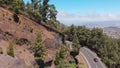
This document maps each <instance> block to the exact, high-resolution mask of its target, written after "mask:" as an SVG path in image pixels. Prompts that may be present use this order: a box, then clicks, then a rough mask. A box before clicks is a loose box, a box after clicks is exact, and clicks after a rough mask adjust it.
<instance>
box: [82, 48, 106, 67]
mask: <svg viewBox="0 0 120 68" xmlns="http://www.w3.org/2000/svg"><path fill="white" fill-rule="evenodd" d="M80 52H81V53H82V54H83V56H84V58H85V59H86V61H87V64H88V67H89V68H106V66H105V65H104V64H103V62H102V61H101V60H100V59H99V58H98V57H97V55H96V54H94V53H93V52H92V51H91V50H89V49H87V48H85V47H82V48H81V49H80ZM94 58H97V59H98V62H95V61H94Z"/></svg>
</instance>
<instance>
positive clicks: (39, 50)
mask: <svg viewBox="0 0 120 68" xmlns="http://www.w3.org/2000/svg"><path fill="white" fill-rule="evenodd" d="M46 51H47V50H46V47H45V44H44V42H43V40H42V37H41V33H38V34H37V38H36V41H35V44H34V52H35V53H34V55H35V57H36V59H40V60H44V59H45V56H46V54H47V52H46Z"/></svg>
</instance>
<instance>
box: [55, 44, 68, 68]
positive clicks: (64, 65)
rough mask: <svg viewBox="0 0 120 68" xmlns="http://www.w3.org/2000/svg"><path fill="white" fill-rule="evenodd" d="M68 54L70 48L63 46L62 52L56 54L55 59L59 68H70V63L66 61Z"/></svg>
mask: <svg viewBox="0 0 120 68" xmlns="http://www.w3.org/2000/svg"><path fill="white" fill-rule="evenodd" d="M68 54H69V52H68V48H67V47H66V46H65V45H61V48H60V51H59V52H58V53H57V54H56V58H55V65H56V67H57V68H69V62H68V60H67V59H66V58H67V57H68Z"/></svg>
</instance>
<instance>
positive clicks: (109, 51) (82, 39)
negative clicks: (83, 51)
mask: <svg viewBox="0 0 120 68" xmlns="http://www.w3.org/2000/svg"><path fill="white" fill-rule="evenodd" d="M64 34H65V35H66V39H67V40H69V41H71V40H73V39H74V38H73V37H74V34H77V37H78V41H79V43H80V45H81V46H86V47H88V48H90V49H91V50H93V51H94V52H96V53H97V55H98V56H99V57H100V58H101V60H102V61H103V62H104V63H105V64H106V65H107V67H108V68H119V67H120V57H119V56H120V53H119V51H120V40H119V39H112V38H110V37H108V36H107V35H106V34H105V33H103V30H102V29H99V28H93V29H91V30H89V29H88V28H87V27H85V26H74V25H71V26H70V27H68V29H67V30H66V31H65V32H64Z"/></svg>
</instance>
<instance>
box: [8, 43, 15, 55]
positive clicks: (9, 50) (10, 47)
mask: <svg viewBox="0 0 120 68" xmlns="http://www.w3.org/2000/svg"><path fill="white" fill-rule="evenodd" d="M7 54H8V55H10V56H12V57H14V48H13V43H12V42H10V43H9V46H8V47H7Z"/></svg>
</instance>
